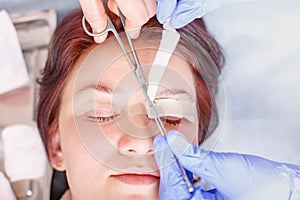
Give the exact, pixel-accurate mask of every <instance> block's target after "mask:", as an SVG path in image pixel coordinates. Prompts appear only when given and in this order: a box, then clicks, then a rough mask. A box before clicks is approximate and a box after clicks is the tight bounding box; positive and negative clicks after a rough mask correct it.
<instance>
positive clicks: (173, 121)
mask: <svg viewBox="0 0 300 200" xmlns="http://www.w3.org/2000/svg"><path fill="white" fill-rule="evenodd" d="M163 120H164V121H165V123H167V124H169V125H171V126H176V125H178V124H180V123H181V118H175V119H168V118H167V117H165V118H163Z"/></svg>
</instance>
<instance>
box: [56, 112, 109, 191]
mask: <svg viewBox="0 0 300 200" xmlns="http://www.w3.org/2000/svg"><path fill="white" fill-rule="evenodd" d="M59 125H60V128H59V131H60V141H61V150H62V154H63V159H64V164H65V167H66V173H67V178H68V181H69V184H70V185H71V186H72V187H82V185H83V184H84V185H85V186H86V187H88V186H89V185H90V184H91V183H92V182H93V180H95V179H96V178H97V184H98V185H101V180H103V178H104V177H105V176H106V171H107V169H106V167H105V166H103V165H102V164H101V163H99V162H98V161H97V160H95V159H94V158H93V157H92V156H91V155H90V154H89V152H88V151H87V149H86V147H85V146H84V145H83V144H82V142H81V140H80V137H79V134H78V132H77V128H76V124H75V121H74V119H73V118H72V117H71V118H70V117H67V116H64V115H62V116H61V118H60V121H59Z"/></svg>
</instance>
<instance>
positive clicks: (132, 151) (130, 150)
mask: <svg viewBox="0 0 300 200" xmlns="http://www.w3.org/2000/svg"><path fill="white" fill-rule="evenodd" d="M127 151H128V152H129V153H136V151H135V150H134V149H128V150H127Z"/></svg>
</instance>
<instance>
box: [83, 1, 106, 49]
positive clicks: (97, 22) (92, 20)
mask: <svg viewBox="0 0 300 200" xmlns="http://www.w3.org/2000/svg"><path fill="white" fill-rule="evenodd" d="M79 1H80V5H81V8H82V11H83V14H84V16H85V18H86V20H87V22H88V23H89V24H90V26H91V27H92V31H93V33H100V32H102V31H103V30H104V29H105V28H106V26H107V15H106V12H105V9H104V6H103V3H102V1H101V0H79ZM106 37H107V34H104V35H102V36H99V37H94V40H95V42H96V43H101V42H103V41H104V40H105V39H106Z"/></svg>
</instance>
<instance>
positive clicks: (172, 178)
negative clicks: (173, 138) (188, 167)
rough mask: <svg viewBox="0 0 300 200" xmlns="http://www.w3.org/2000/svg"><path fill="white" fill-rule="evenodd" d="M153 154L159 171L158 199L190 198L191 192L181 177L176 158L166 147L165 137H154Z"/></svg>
mask: <svg viewBox="0 0 300 200" xmlns="http://www.w3.org/2000/svg"><path fill="white" fill-rule="evenodd" d="M153 144H154V156H155V160H156V162H157V165H158V167H159V171H160V186H159V196H160V199H190V197H191V194H190V193H189V192H188V189H187V186H186V184H185V182H184V179H183V177H182V174H181V171H180V168H179V166H178V164H177V162H176V159H175V157H174V155H173V153H172V151H171V149H170V148H169V147H168V144H167V141H166V138H165V137H164V136H161V135H158V136H156V137H155V139H154V143H153Z"/></svg>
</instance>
